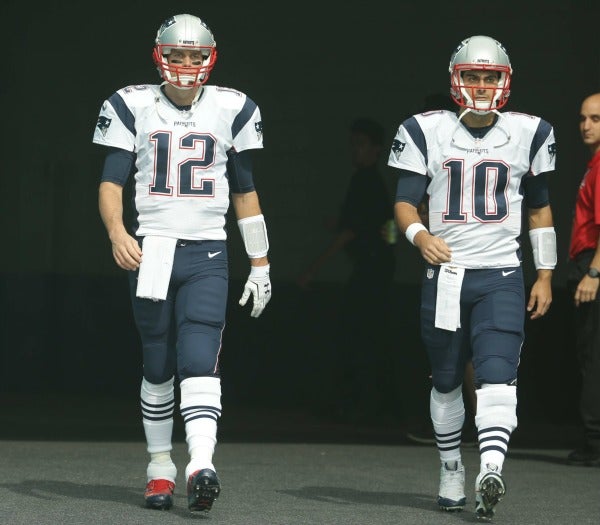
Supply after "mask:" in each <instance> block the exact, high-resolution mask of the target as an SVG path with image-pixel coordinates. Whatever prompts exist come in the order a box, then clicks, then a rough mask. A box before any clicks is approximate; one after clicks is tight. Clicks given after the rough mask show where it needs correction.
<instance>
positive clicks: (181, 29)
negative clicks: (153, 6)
mask: <svg viewBox="0 0 600 525" xmlns="http://www.w3.org/2000/svg"><path fill="white" fill-rule="evenodd" d="M173 49H181V50H185V51H199V52H200V53H202V56H203V57H204V60H203V62H202V64H201V65H200V66H197V67H196V66H189V65H188V66H185V67H184V66H182V65H181V64H175V63H169V60H168V58H167V55H169V54H170V53H171V52H172V50H173ZM152 57H153V60H154V63H155V65H156V67H157V69H158V72H159V74H160V76H161V78H162V79H163V80H164V81H166V82H168V83H170V84H172V85H173V86H175V87H177V88H179V89H192V88H197V87H200V86H202V85H203V84H205V83H206V81H207V80H208V78H209V76H210V73H211V71H212V69H213V67H214V65H215V62H216V60H217V44H216V42H215V38H214V36H213V34H212V31H211V30H210V29H209V27H208V26H207V25H206V23H204V22H203V21H202V20H201V19H200V18H198V17H197V16H194V15H188V14H181V15H175V16H172V17H170V18H167V20H165V21H164V22H163V23H162V25H161V26H160V28H159V29H158V31H157V33H156V39H155V46H154V50H153V53H152Z"/></svg>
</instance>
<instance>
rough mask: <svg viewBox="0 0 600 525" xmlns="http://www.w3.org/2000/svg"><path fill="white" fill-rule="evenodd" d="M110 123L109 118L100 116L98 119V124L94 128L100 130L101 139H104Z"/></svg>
mask: <svg viewBox="0 0 600 525" xmlns="http://www.w3.org/2000/svg"><path fill="white" fill-rule="evenodd" d="M111 122H112V119H111V118H108V117H103V116H102V115H101V116H99V117H98V123H97V124H96V127H97V128H98V129H99V130H100V133H102V136H103V137H106V132H107V131H108V128H109V127H110V123H111Z"/></svg>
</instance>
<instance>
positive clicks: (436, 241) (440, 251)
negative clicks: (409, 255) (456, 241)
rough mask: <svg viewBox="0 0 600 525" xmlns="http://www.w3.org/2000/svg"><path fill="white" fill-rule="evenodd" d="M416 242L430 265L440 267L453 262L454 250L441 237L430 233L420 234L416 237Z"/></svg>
mask: <svg viewBox="0 0 600 525" xmlns="http://www.w3.org/2000/svg"><path fill="white" fill-rule="evenodd" d="M417 237H418V239H417ZM415 242H416V245H417V247H418V248H419V250H420V251H421V256H422V257H423V259H425V260H426V261H427V262H428V263H429V264H435V265H440V264H442V263H448V262H451V260H452V250H451V249H450V248H449V247H448V245H447V244H446V241H444V239H442V238H441V237H436V236H435V235H431V234H430V233H428V232H419V233H418V234H417V236H416V237H415Z"/></svg>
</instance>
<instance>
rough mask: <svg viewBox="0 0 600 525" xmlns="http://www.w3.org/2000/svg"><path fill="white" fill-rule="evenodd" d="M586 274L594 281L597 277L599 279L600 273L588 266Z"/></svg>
mask: <svg viewBox="0 0 600 525" xmlns="http://www.w3.org/2000/svg"><path fill="white" fill-rule="evenodd" d="M587 274H588V276H589V277H593V278H594V279H597V278H598V277H600V271H598V269H597V268H592V267H591V266H590V268H589V270H588V272H587Z"/></svg>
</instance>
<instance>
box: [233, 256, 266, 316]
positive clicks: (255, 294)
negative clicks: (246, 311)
mask: <svg viewBox="0 0 600 525" xmlns="http://www.w3.org/2000/svg"><path fill="white" fill-rule="evenodd" d="M270 267H271V265H270V264H267V265H265V266H252V267H251V268H250V275H249V276H248V280H247V281H246V284H245V285H244V293H243V294H242V297H241V298H240V305H241V306H244V305H245V304H246V301H248V298H249V297H250V295H252V301H253V306H252V312H250V316H251V317H258V316H259V315H260V314H262V312H263V310H264V309H265V306H267V303H268V302H269V301H270V300H271V279H270V278H269V269H270Z"/></svg>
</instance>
